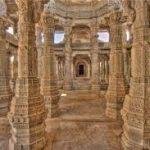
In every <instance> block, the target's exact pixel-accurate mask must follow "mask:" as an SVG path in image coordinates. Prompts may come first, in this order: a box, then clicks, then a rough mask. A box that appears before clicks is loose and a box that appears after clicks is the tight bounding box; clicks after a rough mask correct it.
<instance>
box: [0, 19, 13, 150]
mask: <svg viewBox="0 0 150 150" xmlns="http://www.w3.org/2000/svg"><path fill="white" fill-rule="evenodd" d="M5 25H6V22H5V21H4V19H3V18H0V149H8V141H9V136H10V125H9V121H8V118H7V114H8V112H9V106H10V102H11V91H10V87H9V72H8V69H9V68H8V63H9V62H8V55H7V50H6V31H5V29H6V28H5Z"/></svg>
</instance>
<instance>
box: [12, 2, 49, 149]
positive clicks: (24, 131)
mask: <svg viewBox="0 0 150 150" xmlns="http://www.w3.org/2000/svg"><path fill="white" fill-rule="evenodd" d="M17 5H18V15H19V22H18V27H19V30H18V31H19V34H18V36H19V48H18V78H17V82H16V93H15V97H14V98H13V100H12V104H11V110H10V113H9V120H10V123H11V125H12V143H13V145H14V150H23V149H25V150H29V149H32V150H41V149H43V148H44V146H45V122H44V121H45V118H46V111H45V104H44V99H43V97H42V96H41V95H40V83H39V79H38V72H37V68H38V66H37V49H36V37H35V9H36V8H35V6H36V5H35V4H34V1H33V0H18V1H17Z"/></svg>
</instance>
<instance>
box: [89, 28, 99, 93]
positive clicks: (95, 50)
mask: <svg viewBox="0 0 150 150" xmlns="http://www.w3.org/2000/svg"><path fill="white" fill-rule="evenodd" d="M91 32H92V33H91V43H92V49H91V63H92V79H91V86H92V90H96V91H99V90H100V65H99V63H100V60H99V46H98V40H97V38H98V37H97V34H98V33H97V32H98V27H97V26H92V31H91Z"/></svg>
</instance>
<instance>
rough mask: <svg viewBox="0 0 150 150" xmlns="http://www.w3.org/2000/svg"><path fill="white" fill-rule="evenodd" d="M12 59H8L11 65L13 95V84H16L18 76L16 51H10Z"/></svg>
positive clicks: (13, 90) (13, 89) (13, 91)
mask: <svg viewBox="0 0 150 150" xmlns="http://www.w3.org/2000/svg"><path fill="white" fill-rule="evenodd" d="M11 57H12V59H11V60H9V61H10V65H11V79H10V82H11V89H12V93H13V95H15V86H16V80H17V77H18V54H17V51H14V52H13V53H12V56H11Z"/></svg>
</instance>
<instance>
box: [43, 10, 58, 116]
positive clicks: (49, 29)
mask: <svg viewBox="0 0 150 150" xmlns="http://www.w3.org/2000/svg"><path fill="white" fill-rule="evenodd" d="M42 17H43V32H44V54H43V67H44V69H43V76H42V94H43V95H44V99H45V102H46V107H47V108H48V117H50V118H53V117H57V116H58V115H59V108H58V107H59V105H58V102H59V98H60V95H59V91H58V87H57V77H56V67H55V55H54V28H55V20H54V16H53V15H51V14H49V13H47V12H44V13H43V15H42Z"/></svg>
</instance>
